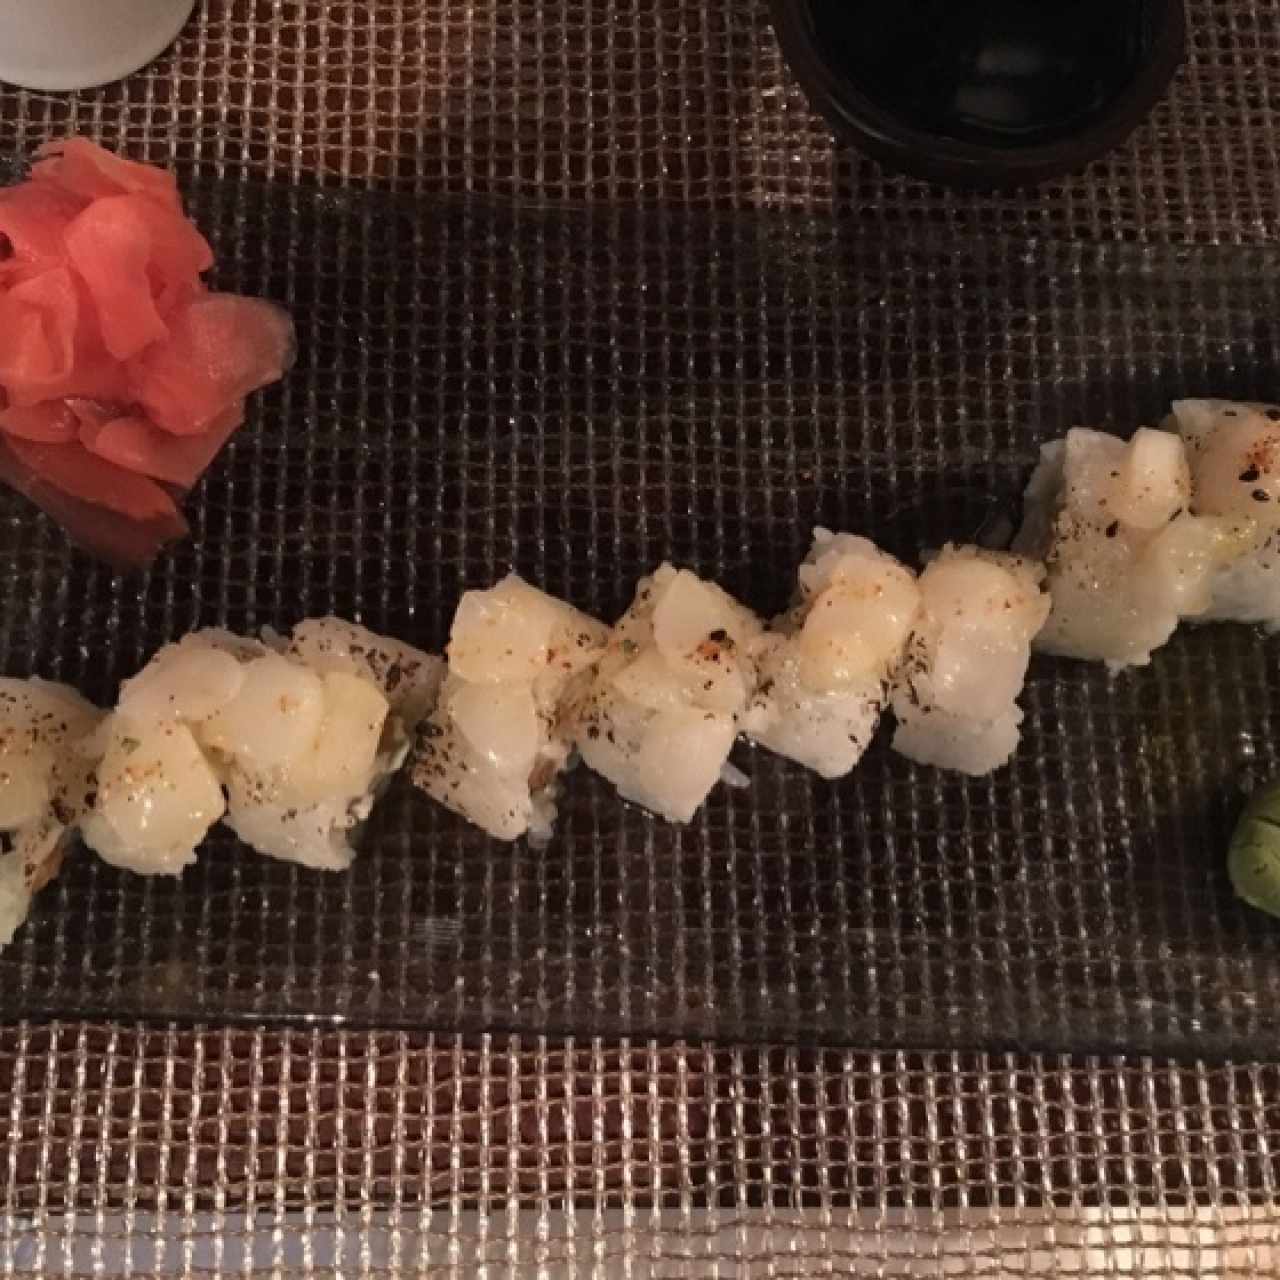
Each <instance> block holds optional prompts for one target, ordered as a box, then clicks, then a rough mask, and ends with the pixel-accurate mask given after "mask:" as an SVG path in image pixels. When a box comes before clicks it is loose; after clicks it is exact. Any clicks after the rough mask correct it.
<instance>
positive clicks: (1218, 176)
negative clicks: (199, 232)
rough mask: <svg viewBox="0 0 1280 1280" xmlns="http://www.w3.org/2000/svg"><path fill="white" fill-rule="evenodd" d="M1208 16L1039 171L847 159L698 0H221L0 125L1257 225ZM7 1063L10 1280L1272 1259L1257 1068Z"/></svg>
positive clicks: (1190, 224)
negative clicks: (1092, 146) (1080, 140)
mask: <svg viewBox="0 0 1280 1280" xmlns="http://www.w3.org/2000/svg"><path fill="white" fill-rule="evenodd" d="M1192 33H1193V36H1192V39H1193V56H1192V59H1191V62H1190V64H1189V66H1188V68H1187V70H1186V72H1185V73H1184V74H1183V76H1182V77H1181V79H1180V82H1179V84H1178V86H1177V88H1176V90H1175V94H1174V97H1173V99H1172V100H1171V102H1170V104H1169V105H1168V106H1167V107H1165V108H1163V109H1162V110H1161V111H1160V112H1159V113H1158V114H1157V116H1156V117H1155V118H1154V120H1153V121H1152V123H1151V124H1150V125H1149V126H1148V127H1147V128H1146V129H1145V130H1144V131H1142V132H1141V133H1140V134H1139V135H1138V136H1137V137H1136V138H1135V139H1134V141H1133V143H1132V144H1131V145H1130V146H1129V147H1127V148H1126V149H1125V150H1124V151H1123V152H1121V153H1120V154H1118V155H1117V156H1114V157H1112V158H1111V159H1110V160H1108V161H1107V162H1105V163H1103V164H1101V165H1099V166H1097V167H1096V168H1095V169H1094V170H1093V171H1091V172H1090V173H1089V174H1088V175H1085V176H1083V177H1082V178H1080V179H1078V180H1075V181H1073V182H1071V183H1069V184H1067V185H1065V186H1064V187H1062V188H1060V189H1052V190H1046V191H1043V192H1040V193H1035V194H1022V195H1008V196H982V195H968V196H956V195H952V194H944V193H940V192H934V191H930V190H929V189H927V188H923V187H920V186H918V185H916V184H913V183H908V182H903V181H900V180H897V179H892V178H886V177H884V176H883V175H881V174H880V173H879V172H878V171H877V170H875V169H874V168H873V167H872V166H870V165H868V164H866V163H864V162H863V161H861V160H860V159H859V158H857V157H856V156H853V155H850V154H842V153H836V152H834V151H833V149H832V147H831V145H830V143H829V140H828V137H827V134H826V132H825V130H823V128H822V127H821V126H820V125H819V124H817V123H816V122H814V121H813V120H812V119H811V118H810V116H809V115H808V113H807V112H806V110H805V108H804V104H803V102H802V100H801V99H800V97H799V96H798V94H797V92H796V91H795V89H794V88H793V87H792V86H791V85H790V84H789V83H788V81H787V80H786V77H785V75H784V74H783V72H782V70H781V68H780V65H779V60H778V56H777V52H776V49H775V48H774V45H773V43H772V40H771V38H770V37H769V35H768V32H767V27H766V23H765V20H764V10H763V6H762V5H760V4H741V5H739V4H724V5H711V4H702V3H697V2H695V0H617V2H616V3H609V2H607V0H602V2H600V3H589V2H587V0H574V2H572V3H570V2H569V0H564V2H563V3H557V2H555V0H517V2H513V3H504V2H503V0H486V2H485V3H480V4H465V5H462V4H458V5H450V6H444V5H440V4H422V3H415V2H411V0H403V2H402V3H374V4H354V3H342V2H340V0H332V2H320V0H317V2H316V3H311V4H305V5H304V4H285V3H269V2H268V0H262V2H261V3H257V4H245V3H236V4H222V3H218V0H211V2H210V3H208V4H206V5H204V6H202V8H201V10H200V12H199V14H198V16H197V18H196V19H195V20H193V23H192V26H191V27H190V28H189V30H188V32H187V33H186V35H184V37H183V40H182V42H181V43H180V45H179V46H178V48H177V50H176V51H175V52H174V53H173V54H171V55H170V56H169V57H167V58H166V59H165V60H163V61H162V62H161V63H159V64H157V65H156V67H154V68H152V69H151V70H150V71H148V72H146V73H143V74H141V75H139V76H136V77H134V78H133V79H132V80H130V81H128V82H127V83H126V84H125V85H123V86H119V87H115V88H110V89H107V90H103V91H101V92H98V93H90V94H82V95H77V96H75V97H71V98H67V97H48V96H45V95H38V94H28V93H18V92H14V91H5V92H4V93H3V94H2V95H0V140H2V142H3V144H4V147H5V149H6V150H20V151H24V152H25V151H26V150H28V149H29V148H30V147H31V146H33V145H35V144H36V143H37V142H39V141H42V140H43V139H44V138H45V137H46V136H48V135H49V134H50V133H53V132H62V131H66V130H68V129H73V128H74V129H82V130H86V131H90V132H93V133H96V134H98V135H99V136H101V137H103V138H104V139H106V140H107V141H109V142H112V143H116V144H126V145H128V146H129V147H130V148H131V149H133V150H134V151H135V152H136V153H139V154H145V155H147V156H149V157H150V158H151V159H153V160H156V161H160V162H165V163H172V164H175V165H176V166H177V167H178V168H179V169H180V171H182V173H183V174H184V176H185V177H187V178H194V177H197V176H201V177H208V178H230V179H236V178H240V177H245V176H252V177H255V178H266V179H270V180H271V181H273V182H295V183H298V184H303V185H313V184H318V183H323V184H357V183H359V184H364V183H371V184H373V185H376V186H378V187H380V188H394V189H399V190H404V191H409V192H416V193H419V194H427V193H435V192H442V191H475V192H484V193H491V194H498V195H511V196H519V197H522V198H523V199H526V200H535V201H541V200H551V201H570V202H573V203H581V202H584V201H591V202H596V203H599V202H603V201H610V200H615V201H619V202H629V203H631V202H637V201H638V202H642V203H646V204H654V205H661V206H667V205H670V204H678V205H682V206H685V205H697V206H716V207H726V206H727V207H732V208H744V209H746V208H759V207H775V206H787V207H794V208H797V209H809V210H826V209H830V208H831V207H833V206H835V207H838V208H840V209H842V210H846V211H856V212H857V214H858V215H859V216H860V217H862V218H864V219H867V220H870V221H879V222H883V223H890V224H898V223H904V222H911V223H929V224H950V225H951V226H953V227H956V228H959V229H960V230H965V229H971V228H973V227H979V228H996V227H999V228H1002V229H1006V230H1027V229H1034V230H1036V231H1037V232H1045V233H1052V234H1053V235H1055V236H1063V235H1068V234H1070V235H1076V236H1085V237H1091V238H1098V239H1106V238H1114V237H1119V238H1137V239H1146V240H1152V241H1156V242H1160V241H1180V240H1195V241H1204V242H1227V243H1235V242H1240V243H1259V244H1261V243H1266V242H1269V241H1271V240H1272V239H1274V233H1275V225H1274V224H1275V219H1276V216H1277V209H1278V208H1280V201H1278V200H1277V196H1280V150H1278V149H1277V143H1276V138H1277V136H1280V135H1278V134H1277V129H1276V123H1277V120H1276V117H1277V114H1278V113H1280V11H1278V10H1277V8H1276V6H1274V5H1273V4H1271V3H1262V2H1261V0H1257V2H1254V3H1250V2H1248V0H1217V2H1216V3H1203V4H1193V5H1192ZM0 1054H2V1057H0V1078H2V1079H3V1083H4V1086H5V1088H6V1090H7V1099H8V1102H9V1106H10V1126H9V1136H8V1140H7V1143H6V1145H5V1147H4V1149H3V1150H2V1151H0V1157H3V1158H2V1159H0V1168H3V1169H4V1171H5V1173H4V1176H5V1178H6V1182H7V1186H6V1213H5V1216H4V1218H3V1221H2V1222H0V1268H4V1269H9V1270H19V1271H21V1270H30V1271H43V1272H45V1273H53V1274H62V1273H84V1274H89V1273H91V1272H93V1271H95V1270H98V1271H107V1272H115V1271H119V1270H124V1269H132V1270H133V1271H134V1272H135V1273H150V1272H152V1271H157V1270H159V1271H164V1272H166V1273H167V1272H172V1273H175V1274H182V1273H183V1272H187V1273H193V1274H210V1273H214V1274H232V1273H236V1274H238V1273H243V1272H244V1271H246V1270H248V1269H249V1267H250V1266H253V1265H256V1266H259V1267H262V1268H264V1269H271V1268H274V1269H275V1270H276V1271H278V1272H279V1273H281V1274H297V1275H310V1274H320V1273H324V1272H325V1271H326V1270H327V1269H330V1268H334V1267H336V1268H337V1269H338V1270H339V1272H340V1273H342V1274H360V1273H373V1272H377V1271H379V1270H383V1269H391V1268H397V1269H400V1270H404V1271H413V1270H414V1269H423V1268H426V1267H429V1268H430V1269H432V1270H438V1271H439V1273H441V1274H449V1273H452V1274H458V1275H472V1274H476V1269H477V1263H478V1262H481V1261H483V1262H487V1263H488V1264H489V1266H490V1273H491V1274H502V1273H505V1272H507V1271H509V1270H516V1269H521V1270H526V1269H527V1270H536V1268H537V1266H538V1265H542V1266H544V1267H545V1268H546V1269H547V1270H548V1271H549V1272H550V1273H551V1274H564V1273H566V1272H569V1273H581V1274H589V1273H591V1272H593V1271H595V1272H599V1273H604V1274H619V1275H623V1274H626V1275H636V1276H644V1275H679V1274H684V1275H690V1276H707V1275H714V1274H723V1275H748V1274H760V1275H796V1276H799V1275H805V1276H807V1275H815V1274H835V1275H861V1274H868V1275H876V1274H879V1275H889V1276H897V1275H902V1276H907V1275H910V1276H935V1275H959V1276H974V1277H978V1276H981V1277H997V1276H1001V1277H1003V1276H1011V1275H1030V1276H1044V1277H1050V1276H1057V1275H1063V1274H1065V1275H1078V1276H1082V1277H1085V1276H1093V1275H1099V1276H1102V1275H1108V1276H1116V1275H1134V1276H1137V1275H1142V1276H1158V1277H1162V1278H1163V1277H1183V1276H1187V1277H1191V1276H1200V1275H1207V1276H1223V1277H1226V1276H1232V1277H1234V1276H1239V1277H1245V1276H1253V1275H1266V1274H1275V1273H1276V1272H1277V1270H1280V1256H1278V1254H1277V1250H1278V1249H1280V1238H1278V1237H1280V1212H1278V1211H1277V1209H1276V1193H1277V1186H1276V1182H1277V1177H1278V1176H1280V1173H1278V1171H1277V1167H1276V1162H1275V1158H1276V1149H1277V1144H1280V1103H1277V1101H1276V1099H1277V1097H1278V1096H1280V1079H1278V1078H1277V1072H1276V1071H1275V1070H1274V1069H1272V1068H1270V1067H1267V1066H1261V1065H1254V1066H1230V1067H1216V1066H1206V1065H1187V1066H1184V1067H1173V1066H1169V1065H1166V1064H1162V1063H1159V1062H1153V1061H1148V1060H1134V1061H1130V1062H1127V1063H1121V1062H1117V1061H1113V1060H1110V1059H1107V1060H1058V1059H1044V1058H1038V1057H1022V1058H1004V1057H998V1058H996V1057H989V1056H976V1057H972V1058H963V1059H961V1058H957V1057H954V1056H950V1055H933V1056H924V1057H912V1058H908V1057H903V1056H882V1057H870V1056H866V1055H856V1054H818V1053H816V1052H801V1051H799V1050H795V1051H790V1052H787V1051H781V1050H779V1051H776V1052H765V1051H760V1050H751V1051H747V1050H743V1051H733V1050H731V1049H726V1048H715V1049H713V1048H711V1047H674V1048H662V1049H658V1048H650V1047H647V1046H644V1045H640V1046H636V1045H633V1046H631V1047H630V1048H629V1049H626V1050H620V1049H618V1048H616V1047H612V1048H606V1047H602V1046H598V1045H595V1044H590V1043H588V1044H582V1043H579V1044H577V1045H576V1046H573V1045H571V1046H568V1047H565V1046H563V1045H560V1044H554V1045H550V1044H545V1043H543V1042H541V1041H536V1040H526V1041H522V1042H520V1043H519V1044H518V1045H517V1046H499V1045H497V1044H493V1043H489V1042H485V1041H483V1040H480V1039H469V1040H466V1041H462V1040H457V1039H454V1038H439V1039H431V1038H427V1037H424V1038H407V1037H400V1036H385V1035H384V1036H377V1035H368V1034H365V1033H363V1032H361V1033H355V1032H347V1033H342V1032H327V1033H324V1034H322V1033H320V1032H317V1033H315V1034H314V1035H308V1034H299V1033H291V1034H289V1035H280V1034H275V1033H266V1032H262V1033H251V1032H244V1031H227V1032H218V1031H212V1030H210V1031H205V1032H201V1033H198V1034H196V1033H187V1032H179V1031H176V1030H163V1029H162V1030H138V1029H135V1028H132V1027H130V1028H123V1027H122V1028H115V1029H112V1028H107V1027H98V1026H87V1025H86V1026H80V1025H75V1026H60V1027H56V1028H53V1029H48V1028H36V1027H22V1028H18V1029H15V1030H13V1031H11V1032H9V1033H7V1034H6V1036H5V1038H4V1040H3V1045H2V1048H0ZM513 1191H518V1193H519V1194H518V1195H513V1194H512V1192H513Z"/></svg>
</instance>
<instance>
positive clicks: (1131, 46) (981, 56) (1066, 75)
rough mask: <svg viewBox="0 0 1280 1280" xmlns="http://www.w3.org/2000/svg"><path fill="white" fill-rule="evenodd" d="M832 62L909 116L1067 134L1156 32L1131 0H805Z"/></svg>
mask: <svg viewBox="0 0 1280 1280" xmlns="http://www.w3.org/2000/svg"><path fill="white" fill-rule="evenodd" d="M809 4H810V12H811V20H812V22H813V28H814V38H815V43H816V44H817V46H818V48H819V49H821V50H823V51H824V52H825V53H826V55H827V57H828V58H829V59H830V64H831V66H832V69H833V70H835V71H836V72H837V74H843V75H844V76H847V77H848V79H849V80H850V81H851V82H852V83H854V84H856V85H857V86H858V87H859V88H860V89H861V91H862V92H863V93H864V94H866V96H867V97H869V98H871V99H872V100H873V101H874V102H876V103H877V104H879V105H880V106H882V107H884V108H886V109H887V110H891V111H893V112H894V113H895V114H896V115H897V116H898V117H899V118H900V119H902V120H903V121H904V122H906V123H909V124H911V125H912V126H914V127H915V128H917V129H921V130H924V131H926V132H929V133H937V134H943V135H945V136H947V137H950V138H956V139H960V140H964V141H968V142H978V143H984V144H988V145H990V144H992V143H996V144H999V145H1006V146H1025V145H1027V144H1028V143H1031V144H1039V143H1046V142H1056V141H1060V140H1061V139H1062V138H1065V137H1070V136H1071V135H1072V134H1073V133H1075V132H1076V131H1077V130H1078V129H1080V128H1081V127H1082V126H1087V125H1088V124H1090V123H1091V122H1092V121H1094V120H1096V119H1097V118H1098V117H1099V116H1101V115H1102V114H1104V113H1105V112H1106V110H1107V108H1108V107H1109V106H1110V104H1111V103H1112V102H1113V101H1115V99H1116V98H1117V97H1118V96H1119V94H1120V93H1121V92H1122V91H1123V89H1124V88H1125V86H1126V85H1128V84H1129V83H1130V82H1131V81H1132V79H1133V76H1134V72H1135V69H1136V67H1137V66H1138V65H1140V63H1141V61H1142V60H1143V57H1144V56H1145V52H1146V48H1147V45H1148V43H1149V40H1148V36H1149V34H1150V33H1149V32H1148V31H1147V30H1146V28H1147V26H1148V23H1147V22H1146V21H1145V20H1144V10H1145V9H1146V6H1145V5H1143V4H1140V3H1137V4H1135V3H1132V2H1131V0H1067V2H1065V3H1063V2H1062V0H1057V2H1055V0H1039V2H1037V0H985V2H983V0H898V2H897V3H893V2H892V0H890V3H880V2H879V0H809Z"/></svg>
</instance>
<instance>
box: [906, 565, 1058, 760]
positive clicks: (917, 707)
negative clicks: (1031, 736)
mask: <svg viewBox="0 0 1280 1280" xmlns="http://www.w3.org/2000/svg"><path fill="white" fill-rule="evenodd" d="M1044 577H1045V571H1044V567H1043V566H1042V565H1040V564H1038V563H1036V562H1035V561H1032V560H1027V559H1025V558H1023V557H1021V556H1017V555H1010V554H1006V553H1003V552H998V551H987V550H983V549H981V548H979V547H970V546H961V547H957V546H951V545H948V546H946V547H944V548H943V549H942V551H941V553H940V554H939V555H938V556H937V557H936V558H935V559H933V560H932V561H930V563H929V565H928V567H927V568H926V569H925V571H924V573H923V574H921V576H920V596H921V601H922V608H921V611H920V614H919V617H918V620H917V623H916V626H915V629H914V631H913V633H912V636H911V640H910V644H909V645H908V649H907V657H906V660H905V661H904V662H903V664H902V667H901V669H900V670H899V672H898V676H897V679H896V680H895V682H894V689H893V710H894V714H895V716H896V717H897V721H898V728H897V730H896V732H895V733H894V738H893V746H894V750H895V751H898V752H899V753H900V754H902V755H905V756H907V757H908V758H909V759H912V760H915V761H918V762H919V763H921V764H929V765H936V766H938V767H940V768H944V769H956V770H959V771H960V772H961V773H967V774H971V775H974V776H979V775H982V774H986V773H990V772H991V771H992V770H993V769H998V768H1000V767H1001V766H1002V765H1005V764H1007V763H1008V761H1009V759H1010V757H1011V756H1012V755H1013V753H1014V750H1015V749H1016V748H1017V745H1018V739H1019V726H1020V725H1021V723H1022V711H1021V710H1020V708H1019V707H1018V703H1017V699H1018V696H1019V694H1020V693H1021V692H1022V686H1023V683H1024V681H1025V680H1026V675H1027V665H1028V663H1029V661H1030V658H1031V643H1032V641H1033V640H1034V638H1035V637H1036V635H1037V634H1038V633H1039V631H1040V629H1041V627H1043V626H1044V624H1045V620H1046V619H1047V618H1048V616H1049V609H1050V599H1049V596H1048V594H1047V593H1046V592H1045V591H1043V590H1042V583H1043V582H1044Z"/></svg>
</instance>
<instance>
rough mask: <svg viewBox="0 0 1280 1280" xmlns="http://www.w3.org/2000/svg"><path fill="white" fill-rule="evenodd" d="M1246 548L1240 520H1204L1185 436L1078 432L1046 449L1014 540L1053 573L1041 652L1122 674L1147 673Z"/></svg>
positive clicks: (1200, 610) (1198, 612) (1039, 645)
mask: <svg viewBox="0 0 1280 1280" xmlns="http://www.w3.org/2000/svg"><path fill="white" fill-rule="evenodd" d="M1235 541H1236V538H1235V535H1233V533H1232V530H1231V522H1230V521H1229V520H1224V519H1220V518H1216V517H1211V516H1204V515H1196V514H1193V511H1192V493H1191V466H1190V463H1189V460H1188V458H1187V452H1186V449H1185V447H1184V446H1183V443H1182V441H1181V440H1179V439H1178V437H1177V436H1175V435H1172V434H1170V433H1168V432H1164V431H1153V430H1150V429H1148V428H1142V429H1140V430H1139V431H1138V432H1137V433H1136V434H1135V435H1134V437H1133V439H1132V440H1131V441H1129V442H1128V443H1126V442H1125V441H1123V440H1120V439H1117V438H1116V437H1115V436H1110V435H1107V434H1105V433H1104V432H1101V431H1090V430H1085V429H1083V428H1077V429H1075V430H1073V431H1070V432H1068V433H1067V436H1066V439H1065V440H1059V441H1055V442H1053V443H1052V444H1049V445H1046V446H1045V447H1044V448H1043V449H1042V450H1041V460H1040V464H1039V466H1038V467H1037V468H1036V471H1035V474H1034V475H1033V476H1032V478H1031V483H1030V485H1029V486H1028V488H1027V493H1026V518H1025V522H1024V524H1023V528H1022V530H1021V532H1020V533H1019V534H1018V537H1017V539H1015V542H1014V549H1015V550H1016V551H1018V552H1021V553H1023V554H1025V555H1028V556H1032V557H1035V558H1040V559H1043V560H1044V561H1045V562H1046V565H1047V567H1048V585H1049V591H1050V594H1051V595H1052V598H1053V607H1052V610H1051V612H1050V615H1049V620H1048V622H1047V624H1046V625H1045V627H1044V629H1043V631H1041V633H1040V635H1039V637H1038V639H1037V641H1036V647H1037V648H1038V649H1041V650H1043V651H1044V652H1046V653H1053V654H1059V655H1061V656H1063V657H1068V658H1083V659H1089V660H1094V661H1101V662H1105V663H1106V664H1107V665H1108V666H1109V667H1110V668H1112V669H1113V670H1119V669H1121V668H1123V667H1127V666H1145V665H1146V664H1147V663H1148V662H1150V660H1151V654H1152V652H1153V651H1154V650H1156V649H1158V648H1159V647H1160V646H1161V645H1163V644H1165V643H1166V642H1167V641H1168V639H1169V637H1170V636H1171V635H1172V634H1173V632H1174V630H1175V629H1176V627H1177V625H1178V623H1179V621H1180V620H1182V619H1183V618H1194V617H1197V616H1199V615H1201V614H1203V613H1204V612H1205V611H1206V610H1207V609H1208V608H1209V607H1210V604H1211V601H1212V582H1213V577H1214V575H1215V573H1216V572H1217V571H1218V570H1219V569H1220V567H1221V566H1222V565H1223V564H1224V563H1226V562H1227V561H1228V560H1229V558H1230V557H1231V555H1232V546H1233V544H1234V542H1235Z"/></svg>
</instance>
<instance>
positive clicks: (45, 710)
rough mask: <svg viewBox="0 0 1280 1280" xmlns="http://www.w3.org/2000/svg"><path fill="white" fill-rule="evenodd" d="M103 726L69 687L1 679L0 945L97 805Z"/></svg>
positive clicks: (24, 915)
mask: <svg viewBox="0 0 1280 1280" xmlns="http://www.w3.org/2000/svg"><path fill="white" fill-rule="evenodd" d="M101 719H102V712H100V711H99V710H98V709H97V708H96V707H94V706H91V705H90V704H89V703H88V702H86V701H85V700H84V699H83V698H82V697H80V695H79V694H78V693H76V692H75V690H74V689H69V688H67V686H66V685H61V684H53V683H50V682H47V681H44V680H38V679H37V680H13V679H7V678H0V850H2V852H0V946H5V945H7V944H8V943H10V942H12V941H13V935H14V933H15V932H16V931H17V929H18V927H19V926H20V925H21V924H22V922H23V921H24V920H25V919H26V918H27V914H28V912H29V911H30V909H31V901H32V899H33V897H34V896H35V894H36V893H38V892H39V891H40V889H42V888H43V887H44V886H45V885H46V884H48V883H49V881H50V880H52V879H53V877H54V876H55V875H57V873H58V870H59V868H60V867H61V865H62V859H63V856H64V854H65V852H66V849H67V846H68V844H69V843H70V840H71V837H72V835H73V834H74V832H75V829H76V826H77V824H78V823H79V821H80V820H81V818H82V817H83V816H84V814H85V811H86V809H87V807H88V805H89V804H91V803H92V800H93V789H94V786H95V774H94V770H95V765H96V764H97V760H96V758H95V754H94V748H93V745H92V737H93V733H94V730H95V729H96V728H97V726H98V723H99V722H100V721H101Z"/></svg>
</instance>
